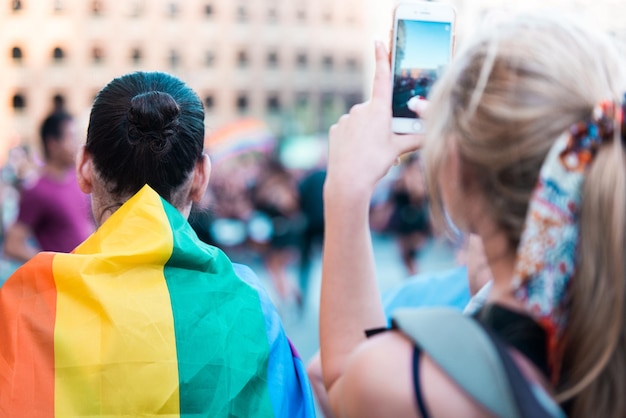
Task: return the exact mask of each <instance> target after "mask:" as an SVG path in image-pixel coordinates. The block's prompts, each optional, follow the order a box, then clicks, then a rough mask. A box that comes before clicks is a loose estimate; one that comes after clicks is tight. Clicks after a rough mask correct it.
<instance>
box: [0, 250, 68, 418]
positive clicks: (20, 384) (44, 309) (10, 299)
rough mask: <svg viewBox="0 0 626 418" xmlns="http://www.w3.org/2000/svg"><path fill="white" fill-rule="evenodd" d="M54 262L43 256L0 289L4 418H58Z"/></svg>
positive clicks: (1, 408) (0, 373)
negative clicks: (55, 365)
mask: <svg viewBox="0 0 626 418" xmlns="http://www.w3.org/2000/svg"><path fill="white" fill-rule="evenodd" d="M53 258H54V255H53V254H52V253H41V254H39V255H37V256H36V257H35V258H34V259H32V260H31V261H30V262H29V264H28V265H27V266H24V267H22V268H21V269H19V270H18V271H17V272H15V274H13V276H11V278H10V279H9V280H7V282H6V283H5V284H4V286H3V287H2V288H0V318H1V319H0V322H2V327H0V416H2V417H12V418H19V417H29V418H39V417H52V416H54V369H53V365H54V346H53V341H54V339H53V337H52V336H53V333H54V322H55V316H56V299H57V298H56V287H55V283H54V280H53V278H52V259H53ZM8 341H9V342H10V343H7V342H8Z"/></svg>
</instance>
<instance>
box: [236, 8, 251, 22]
mask: <svg viewBox="0 0 626 418" xmlns="http://www.w3.org/2000/svg"><path fill="white" fill-rule="evenodd" d="M237 20H238V21H239V22H246V21H247V20H248V9H247V8H246V6H244V5H243V4H240V5H239V6H237Z"/></svg>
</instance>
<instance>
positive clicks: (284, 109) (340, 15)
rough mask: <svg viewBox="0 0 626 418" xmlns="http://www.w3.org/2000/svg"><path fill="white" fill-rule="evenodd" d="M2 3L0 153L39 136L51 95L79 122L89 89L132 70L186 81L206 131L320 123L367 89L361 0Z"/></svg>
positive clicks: (300, 128)
mask: <svg viewBox="0 0 626 418" xmlns="http://www.w3.org/2000/svg"><path fill="white" fill-rule="evenodd" d="M2 3H3V4H2V7H0V51H1V53H0V68H2V75H3V76H2V77H0V126H2V127H3V129H2V130H0V160H2V158H3V156H4V155H3V154H4V152H3V151H6V149H8V148H9V147H11V146H14V145H18V144H19V143H26V144H31V145H33V146H35V147H38V133H37V131H38V126H39V123H40V121H41V120H42V118H43V117H44V116H45V114H46V113H48V112H49V111H51V110H52V109H53V103H54V99H55V97H56V102H57V105H59V104H61V103H62V104H63V105H64V106H65V107H66V108H67V110H69V111H70V112H71V113H73V114H75V115H77V116H79V118H80V119H81V120H82V121H83V122H84V126H86V119H87V114H88V110H89V107H90V106H91V103H92V101H93V99H94V97H95V95H96V93H97V92H98V91H99V90H100V89H101V88H102V87H103V86H104V85H105V84H106V83H107V82H108V81H110V80H111V79H112V78H113V77H115V76H119V75H122V74H124V73H127V72H131V71H136V70H147V71H152V70H159V71H166V72H169V73H172V74H174V75H176V76H178V77H180V78H181V79H183V80H184V81H185V82H187V83H188V84H189V85H191V87H192V88H194V89H195V90H196V91H197V92H198V93H199V95H200V96H201V98H202V100H203V101H204V104H205V109H206V113H207V121H206V123H207V128H208V130H209V132H210V130H211V129H212V128H214V127H217V126H219V125H222V124H224V123H228V122H230V121H232V120H234V119H237V118H241V117H255V118H262V119H264V120H266V121H267V122H268V123H269V124H270V125H271V126H272V127H273V128H275V129H276V130H277V131H278V132H277V133H278V134H283V133H285V134H308V133H314V132H319V131H323V130H325V129H327V128H328V126H329V125H330V124H332V123H333V122H334V121H335V120H336V119H337V117H338V115H339V114H341V113H342V112H344V111H345V110H346V109H347V108H349V107H350V106H351V105H352V104H354V103H357V102H359V101H361V100H362V98H363V86H364V63H363V61H364V56H365V54H364V51H365V50H367V52H370V50H369V48H366V47H368V46H369V45H365V44H364V42H363V38H364V33H365V32H366V31H367V27H368V22H367V18H366V17H365V16H366V14H365V10H366V9H365V8H364V7H363V2H362V0H341V1H332V0H320V1H313V2H312V1H306V0H10V1H4V2H2ZM3 148H4V149H3ZM0 162H1V161H0Z"/></svg>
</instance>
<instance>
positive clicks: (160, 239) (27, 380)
mask: <svg viewBox="0 0 626 418" xmlns="http://www.w3.org/2000/svg"><path fill="white" fill-rule="evenodd" d="M256 280H257V279H256V276H255V275H254V274H253V273H252V272H251V271H250V270H249V269H248V268H247V267H244V266H241V265H233V264H232V263H231V262H230V260H229V259H228V258H227V257H226V255H225V254H224V253H223V252H222V251H221V250H219V249H217V248H215V247H211V246H209V245H206V244H204V243H202V242H200V241H199V240H198V238H197V237H196V235H195V233H194V232H193V230H192V229H191V227H190V226H189V224H188V223H187V221H186V219H185V218H184V217H183V216H182V215H181V214H180V212H178V211H177V210H176V209H175V208H174V207H173V206H171V205H170V204H169V203H167V202H166V201H164V200H163V199H161V197H160V196H159V195H158V194H156V193H155V192H154V191H153V190H152V189H151V188H149V187H148V186H146V187H144V188H143V189H142V190H141V191H140V192H139V193H138V194H137V195H135V196H134V197H133V198H131V199H130V200H129V201H128V202H127V203H126V204H125V205H124V206H122V207H121V208H120V209H119V210H117V211H116V212H115V213H114V214H113V215H112V216H111V217H110V218H109V219H108V220H107V221H106V222H105V223H104V224H103V225H102V226H101V227H100V228H99V229H98V230H97V231H96V232H95V233H94V234H93V235H92V236H91V237H90V238H89V239H87V241H85V242H84V243H83V244H81V245H80V246H79V247H77V248H76V249H75V250H74V252H73V253H72V254H58V253H41V254H39V255H38V256H36V257H35V258H34V259H32V260H31V261H30V262H28V263H26V264H25V265H24V266H23V267H21V268H20V269H19V270H17V272H16V273H15V274H14V275H13V276H11V277H10V278H9V279H8V280H7V282H6V283H5V284H4V286H3V287H2V288H0V416H2V417H12V418H17V417H29V418H33V417H75V416H80V417H121V416H124V417H135V416H142V417H149V416H159V417H290V418H291V417H312V416H314V407H313V398H312V395H311V390H310V386H309V383H308V380H307V378H306V373H305V371H304V367H303V364H302V362H301V360H300V359H299V358H298V356H297V354H296V353H295V350H294V349H293V347H292V346H291V344H290V342H289V340H288V339H287V337H286V336H285V334H284V330H283V328H282V326H281V324H280V318H279V317H278V314H277V313H276V310H275V309H274V308H273V306H272V305H271V302H270V300H269V298H268V296H267V294H266V293H265V292H264V291H263V289H262V288H261V287H260V284H259V283H258V282H257V281H256Z"/></svg>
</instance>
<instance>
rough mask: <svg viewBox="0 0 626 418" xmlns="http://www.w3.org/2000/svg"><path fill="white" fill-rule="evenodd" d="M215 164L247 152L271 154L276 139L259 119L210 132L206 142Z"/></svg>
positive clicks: (249, 119)
mask: <svg viewBox="0 0 626 418" xmlns="http://www.w3.org/2000/svg"><path fill="white" fill-rule="evenodd" d="M204 145H205V149H206V150H207V151H208V153H209V156H210V157H211V161H212V162H213V163H216V164H218V163H220V162H222V161H225V160H227V159H230V158H235V157H237V156H239V155H241V154H244V153H247V152H260V153H269V152H271V151H272V150H273V149H274V147H275V146H276V137H275V135H274V134H273V133H272V132H271V130H270V128H269V126H268V125H267V124H266V123H265V122H264V121H262V120H259V119H252V118H247V119H240V120H236V121H234V122H231V123H228V124H226V125H223V126H220V127H219V128H218V129H216V130H214V131H213V132H210V135H208V136H207V139H206V141H205V144H204Z"/></svg>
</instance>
